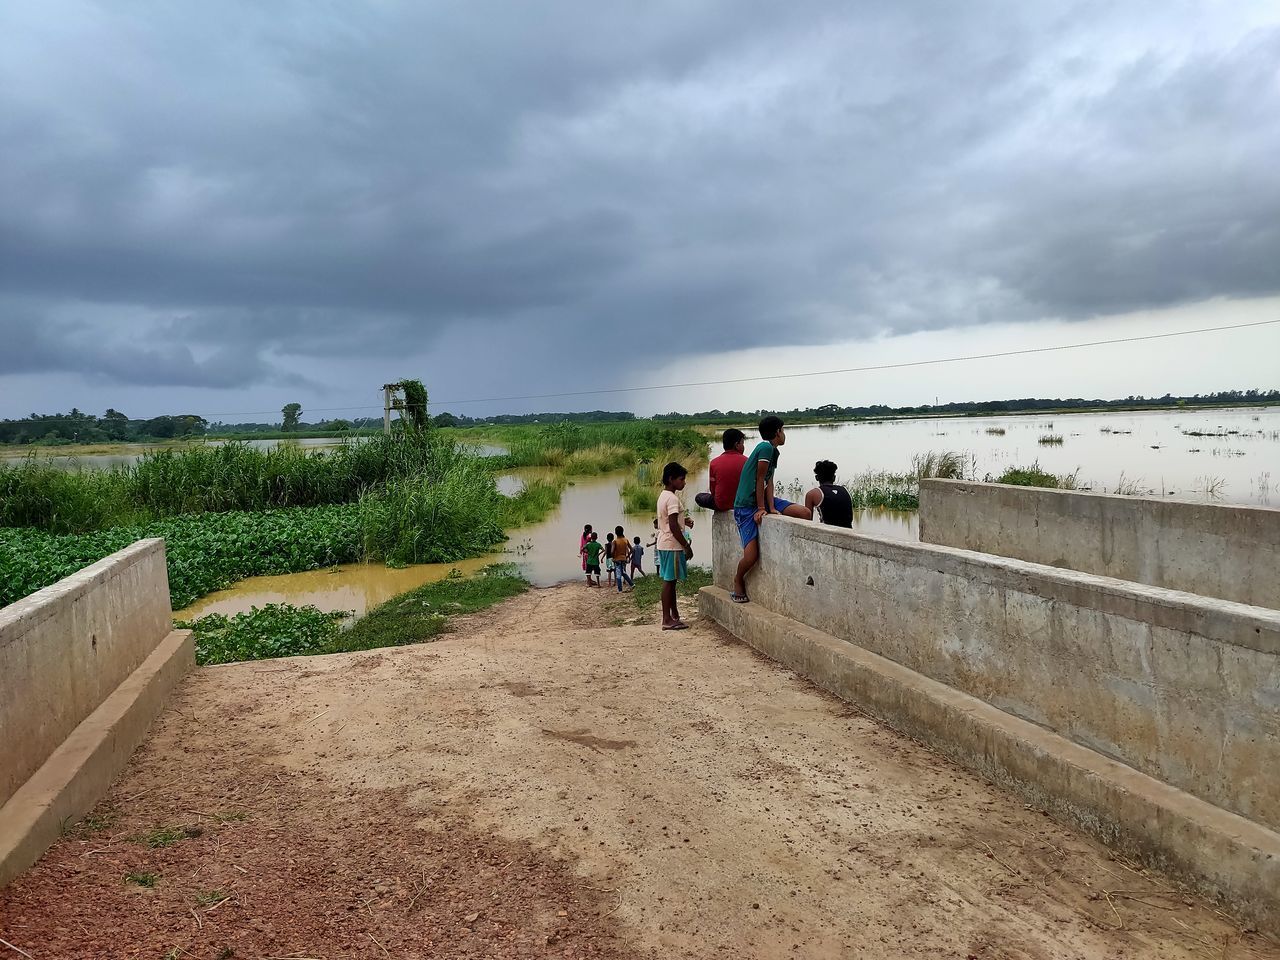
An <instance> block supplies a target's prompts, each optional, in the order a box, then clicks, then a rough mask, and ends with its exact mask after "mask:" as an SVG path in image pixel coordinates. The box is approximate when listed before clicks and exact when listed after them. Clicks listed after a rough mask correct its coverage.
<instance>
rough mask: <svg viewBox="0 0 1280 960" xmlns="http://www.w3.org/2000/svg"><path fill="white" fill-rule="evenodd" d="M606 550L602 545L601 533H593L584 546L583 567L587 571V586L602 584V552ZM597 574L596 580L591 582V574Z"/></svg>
mask: <svg viewBox="0 0 1280 960" xmlns="http://www.w3.org/2000/svg"><path fill="white" fill-rule="evenodd" d="M603 552H604V547H602V546H600V534H598V533H593V534H591V539H589V540H588V541H587V542H586V543H585V544H583V546H582V569H583V570H585V571H587V586H588V587H598V586H600V554H601V553H603ZM592 574H595V578H596V582H595V583H592V582H591V575H592Z"/></svg>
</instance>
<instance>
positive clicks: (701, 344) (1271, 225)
mask: <svg viewBox="0 0 1280 960" xmlns="http://www.w3.org/2000/svg"><path fill="white" fill-rule="evenodd" d="M1278 317H1280V5H1277V4H1276V3H1275V2H1274V0H1259V2H1256V3H1254V2H1248V0H1238V2H1201V3H1195V2H1179V0H1152V2H1129V3H1123V4H1117V3H1114V2H1104V0H1098V2H1083V3H1013V2H1005V3H998V4H997V3H985V2H981V0H973V2H968V3H955V2H951V0H937V2H918V3H910V4H885V3H866V4H860V3H845V4H836V5H833V4H830V3H827V2H821V3H818V2H814V3H809V2H803V0H800V2H791V3H785V4H784V3H777V2H772V0H770V2H763V0H762V2H751V0H724V2H716V0H670V2H663V0H654V2H648V3H643V4H638V3H634V2H625V3H621V2H619V3H614V2H607V0H606V2H601V0H594V2H590V3H587V2H578V3H573V4H568V3H557V2H546V0H542V2H537V3H512V2H509V0H503V2H485V0H473V2H468V3H447V4H446V3H426V2H405V3H397V2H392V0H384V2H378V3H344V2H337V0H334V2H326V0H300V2H296V3H289V2H277V3H265V4H264V3H261V2H241V0H221V2H219V3H207V4H191V3H184V4H173V3H167V2H159V0H156V2H128V0H111V2H109V3H92V2H80V0H5V2H4V3H3V4H0V416H21V415H25V414H26V413H29V412H31V411H34V410H39V411H46V410H52V409H66V408H69V407H70V406H72V405H75V406H78V407H80V408H81V409H87V410H90V411H94V412H101V411H102V410H103V409H104V408H105V407H107V406H109V405H110V406H114V407H117V408H119V409H122V410H124V411H125V412H126V413H128V414H130V415H132V416H150V415H155V414H158V413H164V412H178V411H190V412H195V413H200V414H203V415H206V416H208V417H210V419H231V420H235V419H259V420H269V419H272V418H273V416H274V418H275V419H278V418H279V409H280V407H281V405H282V404H283V403H285V402H288V401H295V400H296V401H299V402H301V403H302V404H303V406H304V409H305V410H306V413H305V414H304V416H306V418H307V419H318V418H319V417H320V416H321V413H320V412H319V411H323V410H326V409H329V408H344V410H345V412H335V413H333V414H331V415H348V416H349V415H354V414H359V413H366V412H367V413H371V414H373V413H376V412H377V411H376V409H373V408H376V407H377V406H378V405H379V404H380V394H379V392H378V388H379V387H380V385H381V384H382V383H383V382H385V381H387V380H392V379H400V378H402V377H406V376H416V377H420V378H421V379H423V380H424V381H425V382H426V383H427V385H428V388H429V389H430V390H431V394H432V397H433V399H434V400H439V401H450V402H448V403H442V404H439V405H435V409H436V410H439V409H442V408H444V407H448V408H450V409H453V410H455V411H456V412H465V413H470V414H475V415H479V414H485V413H493V412H502V411H513V412H514V411H525V410H530V409H537V410H542V409H560V410H564V409H593V408H598V407H603V408H607V409H625V408H629V409H633V410H636V411H637V412H640V413H649V412H654V411H666V410H673V409H681V410H692V409H706V408H710V407H720V408H724V409H728V408H746V409H756V408H758V407H765V406H778V407H792V406H797V405H808V404H821V403H828V402H836V403H842V404H846V403H852V404H861V403H876V402H883V403H891V404H897V403H920V402H931V401H932V400H933V399H934V397H935V396H936V397H938V398H939V399H941V400H943V401H946V400H963V399H987V398H999V397H1006V396H1026V395H1042V396H1045V395H1047V396H1059V395H1061V396H1124V395H1126V394H1129V393H1147V394H1151V393H1164V392H1165V391H1166V390H1167V391H1173V392H1175V393H1177V392H1197V391H1206V390H1215V389H1223V388H1232V387H1248V386H1263V387H1275V386H1277V385H1280V360H1277V358H1278V357H1280V325H1273V326H1270V327H1261V328H1254V329H1250V330H1242V331H1236V332H1233V333H1223V334H1217V335H1211V336H1204V335H1201V336H1197V337H1185V338H1178V339H1174V340H1168V341H1160V342H1157V343H1155V344H1144V345H1140V346H1136V347H1127V348H1094V349H1090V350H1077V351H1069V352H1064V353H1055V354H1044V355H1039V356H1037V357H1032V358H1027V357H1022V358H1017V359H1012V360H993V361H986V362H982V363H974V364H952V365H946V366H941V367H926V368H918V369H911V370H905V371H902V370H899V371H890V372H884V373H878V374H846V375H839V376H826V377H811V378H801V379H795V380H789V381H781V382H773V383H768V384H758V385H750V384H747V385H733V386H725V387H718V388H706V387H703V388H697V389H688V390H669V391H647V392H640V393H634V394H623V395H612V396H610V395H605V396H595V397H590V396H588V397H575V398H564V399H544V400H536V401H512V400H500V401H494V402H488V403H461V402H460V401H466V400H473V399H477V398H486V397H510V396H518V395H524V394H541V393H555V392H561V391H574V390H590V389H593V388H598V387H603V386H618V385H628V386H629V385H638V384H652V383H665V382H672V381H685V380H708V379H720V378H731V377H743V376H754V375H761V374H768V373H793V372H803V371H809V370H825V369H831V368H833V367H847V366H857V365H866V364H872V363H886V362H901V361H902V360H915V359H928V358H934V357H947V356H955V355H960V354H972V353H989V352H993V351H999V350H1013V349H1019V348H1022V347H1031V346H1044V345H1049V344H1055V343H1073V342H1078V341H1082V340H1094V339H1100V338H1106V337H1113V336H1132V335H1138V334H1142V333H1150V332H1160V331H1166V330H1174V329H1187V328H1192V327H1200V326H1212V325H1218V324H1224V323H1234V322H1243V321H1249V320H1258V319H1274V318H1278ZM347 408H349V409H347ZM363 408H368V409H363ZM260 412H261V413H260Z"/></svg>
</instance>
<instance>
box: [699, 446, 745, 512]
mask: <svg viewBox="0 0 1280 960" xmlns="http://www.w3.org/2000/svg"><path fill="white" fill-rule="evenodd" d="M720 440H721V442H722V443H723V444H724V453H722V454H720V456H718V457H716V458H715V459H714V460H712V461H711V492H710V493H700V494H698V495H697V496H696V497H694V498H693V502H694V503H696V504H697V505H698V506H700V507H703V508H705V509H707V510H715V511H716V512H717V513H719V512H721V511H725V510H732V509H733V501H734V498H735V497H736V496H737V494H738V481H739V480H740V479H742V468H743V467H744V466H745V465H746V463H747V456H746V454H745V453H743V449H744V448H745V447H746V445H747V438H746V436H745V435H744V434H743V432H742V431H741V430H739V429H738V428H737V427H730V428H729V429H728V430H726V431H725V432H724V436H722V437H721V438H720Z"/></svg>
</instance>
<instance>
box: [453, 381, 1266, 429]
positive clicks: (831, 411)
mask: <svg viewBox="0 0 1280 960" xmlns="http://www.w3.org/2000/svg"><path fill="white" fill-rule="evenodd" d="M1256 403H1280V390H1220V391H1218V392H1217V393H1205V394H1200V393H1197V394H1193V395H1191V396H1174V395H1173V394H1170V393H1166V394H1165V395H1164V396H1162V397H1145V396H1142V395H1136V396H1128V397H1125V398H1124V399H1122V400H1086V399H1084V398H1082V397H1069V398H1067V399H1065V400H1063V399H1048V398H1031V397H1028V398H1025V399H1021V400H971V401H965V402H960V403H942V404H937V405H933V404H927V403H926V404H922V405H920V406H916V407H889V406H886V405H884V404H872V405H871V406H865V407H842V406H840V405H839V404H837V403H827V404H823V405H822V406H820V407H796V408H794V409H792V410H703V411H701V412H699V413H679V412H676V411H672V412H671V413H660V414H655V415H654V416H653V417H652V418H650V419H653V420H664V421H666V420H670V421H677V422H688V423H720V422H723V423H750V422H752V421H754V420H757V419H759V418H760V417H761V416H763V415H764V414H766V413H778V414H781V415H782V416H783V417H784V418H785V419H787V420H789V421H790V422H792V423H795V422H798V421H803V420H852V419H858V418H861V417H894V416H921V415H923V416H929V415H930V414H934V415H941V414H971V415H975V416H976V415H981V414H988V413H1016V412H1019V411H1036V410H1093V409H1107V408H1121V409H1140V408H1143V407H1179V406H1186V407H1194V406H1231V405H1238V404H1256ZM634 419H636V415H635V414H634V413H626V412H622V411H609V410H592V411H590V412H589V413H526V414H520V415H516V414H502V415H500V416H494V417H474V418H473V417H465V416H459V415H456V414H452V413H442V414H440V415H439V416H437V417H435V418H434V422H435V424H436V426H440V427H471V426H487V425H490V424H509V423H561V422H568V423H604V422H608V423H613V422H617V421H619V420H634Z"/></svg>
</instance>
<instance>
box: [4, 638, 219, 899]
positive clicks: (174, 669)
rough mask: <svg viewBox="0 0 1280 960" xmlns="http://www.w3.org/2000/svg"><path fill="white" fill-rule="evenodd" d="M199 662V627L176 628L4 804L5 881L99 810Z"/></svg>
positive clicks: (33, 861)
mask: <svg viewBox="0 0 1280 960" xmlns="http://www.w3.org/2000/svg"><path fill="white" fill-rule="evenodd" d="M194 667H195V647H194V644H193V642H192V639H191V632H190V631H189V630H175V631H173V632H171V633H170V634H169V635H168V636H166V637H165V638H164V640H162V641H161V643H160V644H159V646H157V647H156V648H155V650H153V651H152V652H151V655H150V656H148V657H147V659H146V660H144V661H143V662H142V664H141V665H140V666H139V667H138V668H137V669H136V670H134V671H133V673H132V674H131V675H130V676H128V677H127V678H126V679H125V680H124V682H123V683H121V684H120V685H119V686H118V687H116V689H115V690H114V691H112V693H111V694H110V695H109V696H108V697H107V699H106V700H105V701H104V702H103V703H102V704H101V705H100V706H99V707H98V708H97V709H96V710H94V711H93V713H91V714H89V716H88V717H86V718H85V719H84V721H82V722H81V723H80V725H79V726H77V727H76V728H75V730H73V731H72V733H71V735H70V736H68V737H67V738H66V739H65V740H64V741H63V742H62V744H61V745H60V746H59V747H58V748H57V749H56V750H54V751H53V754H52V755H51V756H50V757H49V758H48V759H47V760H46V761H45V762H44V764H43V765H42V766H41V767H40V769H39V770H37V771H36V772H35V773H34V774H33V775H32V776H31V777H30V778H29V779H28V780H27V782H26V783H24V784H23V785H22V786H21V787H19V788H18V790H17V791H16V792H15V793H14V795H13V796H12V797H10V798H9V801H8V802H7V803H5V804H4V805H3V806H0V886H3V885H4V884H6V883H8V882H9V881H10V880H12V879H13V878H14V877H16V876H18V874H20V873H21V872H22V871H23V870H25V869H26V868H27V867H29V866H31V864H33V863H35V862H36V861H37V860H38V859H40V855H41V854H43V853H44V851H45V850H47V849H48V848H49V845H50V844H52V843H53V842H54V841H55V840H57V839H58V837H59V836H60V835H61V833H62V829H63V826H64V825H65V824H67V823H70V822H73V821H75V820H78V819H79V818H80V817H82V816H84V815H85V814H86V813H88V812H89V811H90V810H91V809H93V807H94V805H95V804H96V803H97V802H98V800H99V799H100V798H101V797H102V795H103V794H104V793H106V791H107V788H108V787H109V786H110V785H111V781H112V780H114V779H115V776H116V774H118V773H119V772H120V771H121V770H122V769H123V768H124V766H125V764H126V763H127V762H128V760H129V756H130V754H132V753H133V751H134V748H136V747H137V746H138V744H139V743H141V742H142V741H143V739H145V737H146V735H147V731H148V730H149V729H150V728H151V722H152V721H153V720H154V719H155V718H156V717H157V716H158V715H159V713H160V711H161V709H162V708H163V706H164V703H165V699H166V697H167V696H168V694H169V692H170V691H171V690H172V689H173V688H174V687H175V686H176V685H177V684H178V683H179V682H180V681H181V680H182V678H183V677H185V676H186V675H187V674H188V673H189V672H190V671H191V670H192V669H193V668H194ZM7 752H8V745H7V744H6V754H7Z"/></svg>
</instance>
